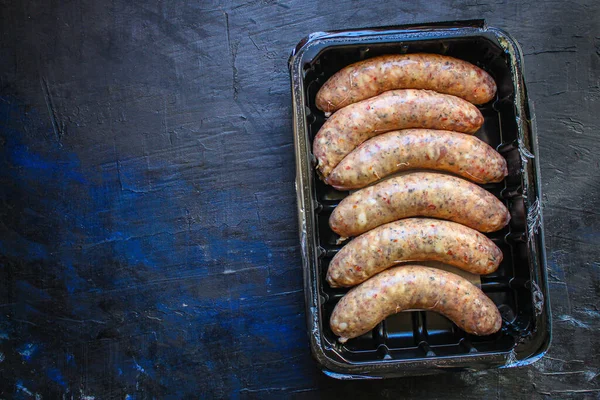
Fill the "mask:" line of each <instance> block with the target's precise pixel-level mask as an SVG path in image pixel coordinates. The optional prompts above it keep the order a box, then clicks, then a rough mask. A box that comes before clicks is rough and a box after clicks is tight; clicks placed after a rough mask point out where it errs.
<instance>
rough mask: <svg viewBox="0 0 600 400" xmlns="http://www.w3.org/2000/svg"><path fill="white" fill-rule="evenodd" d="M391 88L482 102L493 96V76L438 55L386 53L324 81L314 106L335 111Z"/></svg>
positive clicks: (361, 62)
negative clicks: (443, 94) (426, 90)
mask: <svg viewBox="0 0 600 400" xmlns="http://www.w3.org/2000/svg"><path fill="white" fill-rule="evenodd" d="M394 89H429V90H435V91H436V92H440V93H446V94H451V95H454V96H458V97H461V98H463V99H465V100H467V101H469V102H471V103H474V104H484V103H487V102H488V101H490V100H491V99H493V98H494V96H495V95H496V83H495V82H494V79H493V78H492V77H491V76H490V75H489V74H488V73H487V72H485V71H484V70H482V69H481V68H479V67H477V66H475V65H473V64H471V63H469V62H467V61H463V60H459V59H456V58H453V57H448V56H442V55H439V54H425V53H415V54H388V55H384V56H379V57H374V58H370V59H368V60H364V61H360V62H357V63H355V64H352V65H349V66H347V67H345V68H343V69H342V70H340V71H338V72H337V73H335V74H334V75H333V76H332V77H331V78H329V79H328V80H327V82H325V84H324V85H323V87H321V89H320V90H319V92H318V93H317V97H316V105H317V107H318V108H319V109H320V110H323V111H325V112H334V111H336V110H339V109H341V108H343V107H346V106H347V105H349V104H353V103H356V102H359V101H361V100H364V99H367V98H369V97H373V96H376V95H378V94H381V93H383V92H386V91H388V90H394Z"/></svg>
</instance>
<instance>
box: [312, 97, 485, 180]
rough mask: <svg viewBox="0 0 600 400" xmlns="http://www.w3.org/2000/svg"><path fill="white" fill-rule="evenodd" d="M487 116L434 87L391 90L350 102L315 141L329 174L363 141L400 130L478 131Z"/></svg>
mask: <svg viewBox="0 0 600 400" xmlns="http://www.w3.org/2000/svg"><path fill="white" fill-rule="evenodd" d="M482 124H483V116H482V115H481V113H480V112H479V110H478V109H477V107H475V106H474V105H473V104H471V103H469V102H467V101H465V100H463V99H461V98H458V97H455V96H450V95H447V94H440V93H436V92H433V91H430V90H415V89H405V90H391V91H389V92H385V93H383V94H380V95H379V96H376V97H373V98H369V99H366V100H363V101H360V102H358V103H354V104H351V105H349V106H348V107H344V108H343V109H341V110H339V111H338V112H336V113H335V114H333V115H332V116H331V118H329V119H328V120H327V121H326V122H325V123H324V124H323V126H322V127H321V129H319V132H317V135H316V136H315V140H314V142H313V153H314V155H315V157H316V158H317V160H318V168H319V170H320V172H321V175H322V176H323V177H327V176H328V175H329V174H330V173H331V170H333V168H335V166H336V165H338V163H339V162H340V161H342V159H343V158H344V157H346V155H348V154H349V153H350V152H351V151H352V150H354V149H355V148H356V147H357V146H358V145H359V144H361V143H362V142H364V141H365V140H367V139H370V138H372V137H373V136H376V135H379V134H382V133H385V132H389V131H392V130H397V129H406V128H431V129H445V130H450V131H456V132H463V133H475V132H476V131H477V130H478V129H479V128H480V127H481V125H482Z"/></svg>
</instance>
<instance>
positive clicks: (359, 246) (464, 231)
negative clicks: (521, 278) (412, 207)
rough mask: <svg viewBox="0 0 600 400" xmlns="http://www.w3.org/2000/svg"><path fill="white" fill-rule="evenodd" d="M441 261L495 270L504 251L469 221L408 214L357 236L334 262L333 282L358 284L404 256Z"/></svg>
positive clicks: (469, 268) (487, 271)
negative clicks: (405, 217) (461, 221)
mask: <svg viewBox="0 0 600 400" xmlns="http://www.w3.org/2000/svg"><path fill="white" fill-rule="evenodd" d="M430 260H434V261H440V262H443V263H446V264H450V265H453V266H455V267H458V268H461V269H463V270H465V271H468V272H472V273H475V274H482V275H484V274H490V273H492V272H494V271H495V270H496V269H497V268H498V266H499V265H500V262H502V251H501V250H500V249H499V248H498V246H496V245H495V244H494V242H492V241H491V240H490V239H488V238H487V237H486V236H485V235H483V234H481V233H479V232H477V231H476V230H474V229H471V228H468V227H466V226H464V225H461V224H457V223H455V222H450V221H442V220H439V219H431V218H407V219H402V220H400V221H395V222H391V223H389V224H385V225H382V226H379V227H377V228H375V229H373V230H371V231H369V232H367V233H364V234H362V235H360V236H359V237H357V238H355V239H353V240H352V241H351V242H350V243H348V244H347V245H345V246H344V247H343V248H342V249H341V250H340V251H339V252H338V253H337V254H336V255H335V256H334V257H333V260H331V262H330V263H329V269H328V270H327V282H329V285H330V286H331V287H340V286H346V287H347V286H354V285H358V284H359V283H362V282H364V281H366V280H367V279H369V278H370V277H372V276H373V275H375V274H377V273H379V272H381V271H383V270H384V269H387V268H389V267H391V266H393V265H395V264H398V263H400V262H404V261H430Z"/></svg>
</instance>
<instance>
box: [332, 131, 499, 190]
mask: <svg viewBox="0 0 600 400" xmlns="http://www.w3.org/2000/svg"><path fill="white" fill-rule="evenodd" d="M419 168H423V169H433V170H439V171H447V172H452V173H454V174H457V175H460V176H462V177H463V178H467V179H470V180H471V181H474V182H477V183H489V182H500V181H501V180H502V179H504V177H505V176H506V175H507V173H508V170H507V168H506V160H505V159H504V158H503V157H502V156H501V155H500V154H499V153H498V152H497V151H495V150H494V149H492V148H491V147H490V146H489V145H488V144H487V143H485V142H483V141H481V140H479V139H477V138H476V137H474V136H469V135H464V134H462V133H456V132H450V131H440V130H434V129H406V130H402V131H393V132H388V133H384V134H383V135H379V136H375V137H374V138H371V139H369V140H367V141H366V142H364V143H363V144H361V145H360V146H359V147H358V148H357V149H355V150H354V151H352V152H351V153H350V154H348V155H347V156H346V157H345V158H344V159H343V160H342V161H341V162H340V163H339V164H338V165H337V167H335V168H334V170H333V172H331V175H329V176H328V177H327V180H326V182H327V183H328V184H329V185H331V186H333V187H334V188H336V189H338V190H350V189H359V188H362V187H365V186H367V185H368V184H370V183H373V182H375V181H377V180H379V179H381V178H383V177H385V176H388V175H390V174H392V173H394V172H399V171H406V170H411V169H419Z"/></svg>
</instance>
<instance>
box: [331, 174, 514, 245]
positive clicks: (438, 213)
mask: <svg viewBox="0 0 600 400" xmlns="http://www.w3.org/2000/svg"><path fill="white" fill-rule="evenodd" d="M417 216H421V217H434V218H440V219H446V220H450V221H454V222H458V223H459V224H463V225H466V226H468V227H470V228H473V229H476V230H478V231H480V232H494V231H497V230H499V229H501V228H502V227H504V226H505V225H506V224H508V221H510V214H509V212H508V210H507V209H506V207H505V206H504V204H503V203H502V202H501V201H500V200H498V199H497V198H496V197H494V195H492V194H491V193H489V192H488V191H486V190H485V189H483V188H481V187H479V186H477V185H475V184H474V183H471V182H469V181H466V180H464V179H462V178H457V177H455V176H450V175H446V174H441V173H436V172H411V173H407V174H405V175H402V176H397V177H393V178H390V179H387V180H384V181H382V182H379V183H377V184H375V185H373V186H369V187H366V188H364V189H361V190H358V191H356V192H354V193H352V194H351V195H349V196H348V197H346V198H345V199H344V200H342V201H341V202H340V204H339V205H338V206H337V207H336V208H335V209H334V210H333V213H332V214H331V216H330V217H329V226H330V227H331V229H332V230H333V231H334V232H336V233H337V234H338V235H340V236H342V237H351V236H358V235H360V234H362V233H364V232H366V231H368V230H371V229H373V228H375V227H378V226H380V225H383V224H385V223H388V222H391V221H396V220H399V219H402V218H408V217H417Z"/></svg>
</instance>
